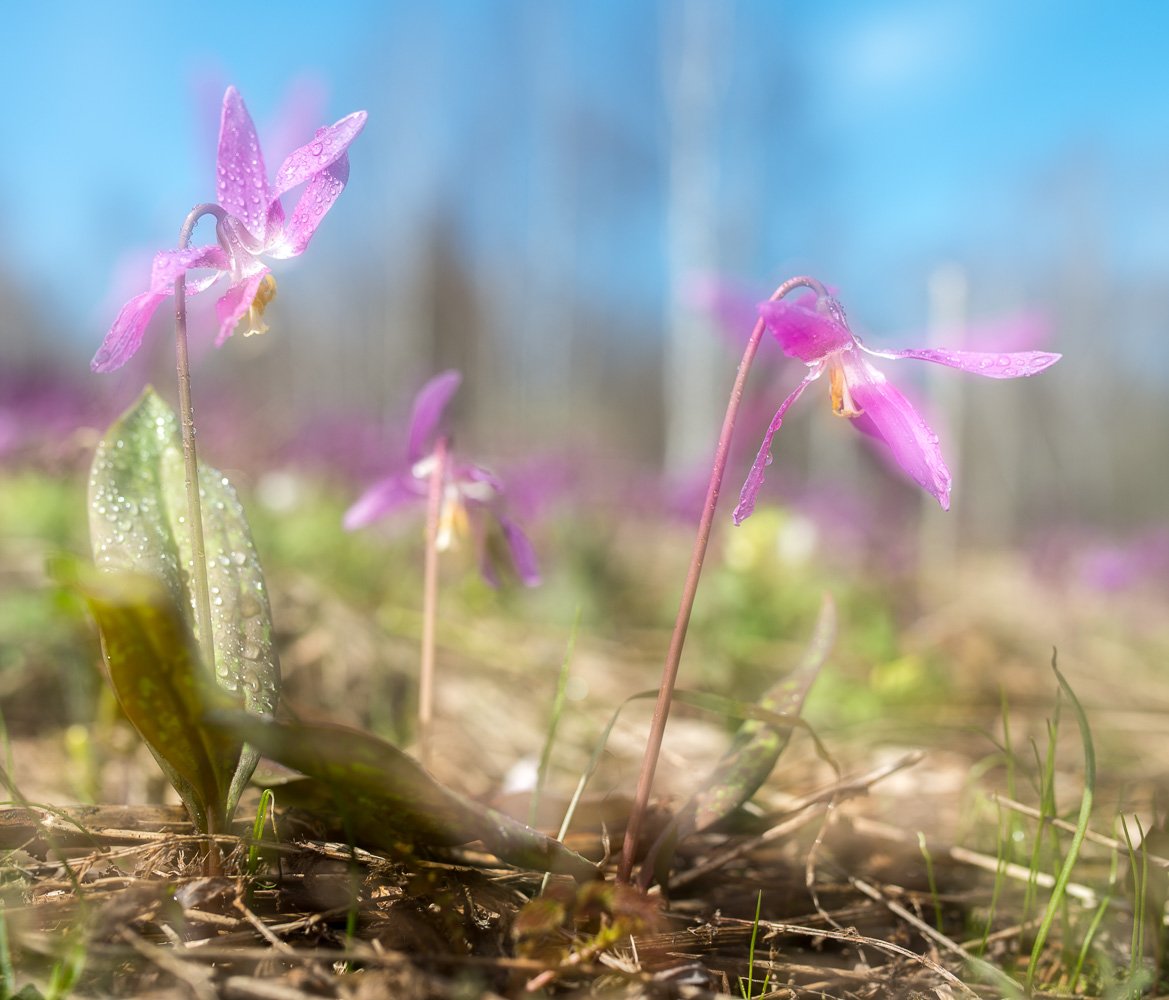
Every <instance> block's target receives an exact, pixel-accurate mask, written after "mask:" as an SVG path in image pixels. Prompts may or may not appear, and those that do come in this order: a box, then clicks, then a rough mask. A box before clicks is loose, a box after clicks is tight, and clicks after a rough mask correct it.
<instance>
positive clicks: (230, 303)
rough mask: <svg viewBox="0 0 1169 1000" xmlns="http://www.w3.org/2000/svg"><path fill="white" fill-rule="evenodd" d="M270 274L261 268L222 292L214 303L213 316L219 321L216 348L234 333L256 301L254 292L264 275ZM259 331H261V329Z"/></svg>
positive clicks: (257, 289)
mask: <svg viewBox="0 0 1169 1000" xmlns="http://www.w3.org/2000/svg"><path fill="white" fill-rule="evenodd" d="M270 273H271V272H270V271H269V269H268V268H266V267H261V268H260V269H259V270H258V271H256V272H255V273H254V274H250V275H248V276H247V277H245V278H244V279H243V280H242V281H237V282H235V283H234V284H232V286H231V287H230V288H229V289H228V290H227V291H226V292H224V294H223V297H222V298H220V300H219V301H218V302H216V303H215V316H216V318H217V319H218V320H219V333H218V334H217V335H216V337H215V346H216V347H222V346H223V345H224V343H225V342H226V340H227V338H228V337H230V336H231V335H232V333H233V332H234V331H235V328H236V327H237V326H238V325H239V321H240V320H241V319H243V318H244V316H245V315H246V314H247V311H248V310H249V309H250V308H251V307H252V303H253V302H254V301H255V300H256V292H257V291H259V288H260V282H261V281H263V280H264V275H266V274H270ZM260 329H261V330H262V329H263V327H261V328H260Z"/></svg>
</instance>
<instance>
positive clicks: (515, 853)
mask: <svg viewBox="0 0 1169 1000" xmlns="http://www.w3.org/2000/svg"><path fill="white" fill-rule="evenodd" d="M216 721H220V722H222V723H223V724H224V725H225V726H226V727H227V728H229V729H230V730H231V731H232V732H234V733H235V734H236V735H238V736H239V737H240V738H241V739H245V740H247V741H248V742H249V743H251V744H252V745H253V746H257V747H259V748H260V750H261V751H262V752H263V753H264V754H265V755H266V756H268V757H270V758H272V759H273V760H276V761H279V762H280V763H281V764H284V765H286V766H287V767H292V768H295V769H296V770H298V771H300V772H302V773H303V774H306V775H308V776H309V778H310V779H315V781H313V782H312V783H311V784H309V785H308V786H307V787H306V785H305V783H303V782H294V783H293V785H292V786H291V787H290V786H287V785H286V786H284V787H283V790H282V792H281V799H282V801H284V802H285V803H287V802H288V801H289V793H290V792H293V793H294V794H296V795H297V796H298V797H299V799H300V801H301V802H305V803H309V804H311V805H312V806H315V807H316V808H318V809H319V808H328V809H332V810H335V811H336V813H337V814H338V815H340V816H341V818H342V819H343V821H344V822H345V825H346V828H347V831H348V833H349V834H350V836H352V837H353V840H354V843H356V844H359V845H361V846H365V847H371V848H373V849H378V850H402V849H406V850H414V849H416V848H423V849H425V848H427V847H444V846H445V847H449V846H453V845H456V844H466V843H469V842H470V841H472V840H480V841H482V842H483V843H484V845H485V846H486V847H487V849H488V850H489V851H491V852H492V853H493V854H495V855H496V856H497V857H499V858H501V859H502V860H504V861H507V862H509V863H510V864H513V865H516V866H517V867H521V868H528V869H533V870H537V871H548V872H557V873H561V874H566V875H572V876H573V877H575V878H577V879H581V880H590V879H595V878H597V877H599V871H598V868H597V866H596V865H594V864H592V863H591V862H590V861H588V860H586V859H585V858H583V857H581V856H580V855H579V854H577V853H576V852H574V851H570V850H569V849H568V848H567V847H565V846H564V845H563V844H561V843H560V842H559V841H557V840H553V839H552V838H551V837H548V836H546V835H545V834H543V833H541V832H540V831H538V830H533V829H532V828H531V827H529V826H525V825H524V824H523V823H520V822H519V821H518V820H514V819H512V818H511V817H510V816H505V815H504V814H503V813H500V812H497V811H496V810H494V809H489V808H487V807H486V806H483V805H480V804H479V803H478V802H475V801H474V800H473V799H469V798H467V797H466V796H463V795H460V794H459V793H458V792H456V791H454V790H452V789H449V788H447V787H445V786H444V785H441V784H439V783H438V782H437V781H435V779H434V778H433V777H431V776H430V774H429V773H427V772H426V771H425V770H424V769H423V768H422V766H421V765H420V764H418V763H417V762H416V761H415V760H414V759H413V758H411V757H409V756H407V755H406V754H404V753H403V752H402V751H401V750H399V749H398V748H397V747H395V746H393V745H392V744H390V743H387V742H385V741H384V740H380V739H378V738H377V737H376V736H371V735H370V734H369V733H364V732H361V731H360V730H356V729H349V728H347V727H344V726H334V725H324V724H319V723H314V724H310V723H304V722H274V721H271V720H262V719H257V718H255V717H253V716H248V715H243V714H241V713H239V712H235V713H232V714H231V715H230V716H221V717H219V719H217V720H216Z"/></svg>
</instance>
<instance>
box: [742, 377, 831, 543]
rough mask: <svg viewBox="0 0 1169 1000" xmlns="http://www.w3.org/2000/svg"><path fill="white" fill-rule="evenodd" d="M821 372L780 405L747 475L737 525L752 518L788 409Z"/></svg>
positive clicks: (808, 378) (805, 379)
mask: <svg viewBox="0 0 1169 1000" xmlns="http://www.w3.org/2000/svg"><path fill="white" fill-rule="evenodd" d="M820 371H821V369H819V368H817V369H816V370H815V371H813V372H811V373H809V374H808V375H807V376H805V378H804V380H803V381H802V382H800V384H799V385H797V386H796V387H795V390H794V391H793V392H792V394H791V395H790V396H788V397H787V399H785V400H784V401H783V402H782V403H781V404H780V406H779V409H778V410H777V411H776V414H775V416H774V417H773V418H772V420H771V426H770V427H768V428H767V433H766V434H764V435H763V444H762V445H761V446H760V448H759V454H757V455H756V456H755V462H754V464H753V465H752V466H751V471H750V472H748V473H747V480H746V482H744V483H743V488H742V490H741V491H740V492H739V502H738V504H736V505H735V510H734V518H735V524H742V523H743V522H744V521H745V520H747V518H749V517H750V516H751V512H752V511H754V510H755V499H756V497H758V496H759V488H760V487H761V486H762V485H763V470H764V469H766V468H767V466H769V465H770V464H771V439H772V438H773V437H775V435H776V432H777V431H778V430H779V428H780V427H781V426H783V418H784V415H785V414H786V413H787V409H788V407H789V406H791V405H792V403H794V402H795V401H796V400H797V399H799V398H800V396H801V395H802V394H803V391H804V390H805V389H806V388H807V387H808V386H809V385H810V384H811V383H812V382H814V381H815V380H816V379H818V378H819V377H820Z"/></svg>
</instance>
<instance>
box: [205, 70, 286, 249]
mask: <svg viewBox="0 0 1169 1000" xmlns="http://www.w3.org/2000/svg"><path fill="white" fill-rule="evenodd" d="M216 173H217V176H216V192H217V194H218V197H219V204H220V206H221V207H222V208H223V209H224V210H226V211H227V213H228V214H229V215H233V216H235V217H236V218H237V219H239V220H240V221H241V222H242V223H243V224H244V227H245V228H246V229H247V231H248V232H249V233H251V234H252V236H253V237H255V238H256V239H257V240H260V241H261V242H263V240H264V238H265V236H266V235H267V222H268V205H269V203H270V202H271V201H272V200H273V198H274V197H276V196H275V195H274V194H272V193H271V192H270V191H269V188H268V174H267V171H266V170H265V169H264V155H263V153H261V151H260V140H259V138H258V136H257V135H256V126H255V124H254V123H253V122H252V116H251V115H249V114H248V109H247V106H246V105H245V104H244V99H243V98H242V97H240V95H239V91H238V90H236V89H235V87H228V88H227V93H225V94H224V95H223V116H222V118H221V119H220V123H219V156H218V158H217V161H216Z"/></svg>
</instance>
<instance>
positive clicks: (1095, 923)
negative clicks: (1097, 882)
mask: <svg viewBox="0 0 1169 1000" xmlns="http://www.w3.org/2000/svg"><path fill="white" fill-rule="evenodd" d="M1119 868H1120V853H1119V852H1118V851H1116V850H1113V852H1112V862H1111V867H1110V869H1109V872H1108V892H1107V893H1106V894H1105V895H1104V897H1103V898H1102V899H1101V900H1100V905H1099V906H1098V907H1096V912H1095V913H1093V914H1092V920H1091V922H1090V923H1089V924H1088V930H1087V931H1086V932H1085V934H1084V940H1083V942H1082V943H1081V944H1080V953H1079V955H1077V956H1076V964H1075V967H1074V968H1073V969H1072V977H1071V982H1070V984H1069V985H1068V992H1069V993H1075V992H1076V987H1077V986H1078V985H1079V982H1080V976H1081V975H1082V974H1083V972H1084V963H1085V962H1086V961H1087V960H1088V952H1089V950H1090V949H1091V947H1092V942H1093V940H1095V938H1096V932H1097V931H1098V930H1099V929H1100V924H1101V922H1102V921H1103V919H1104V914H1105V913H1107V912H1108V907H1109V906H1110V905H1111V904H1112V894H1113V890H1114V889H1115V887H1116V877H1117V873H1118V871H1119Z"/></svg>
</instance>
